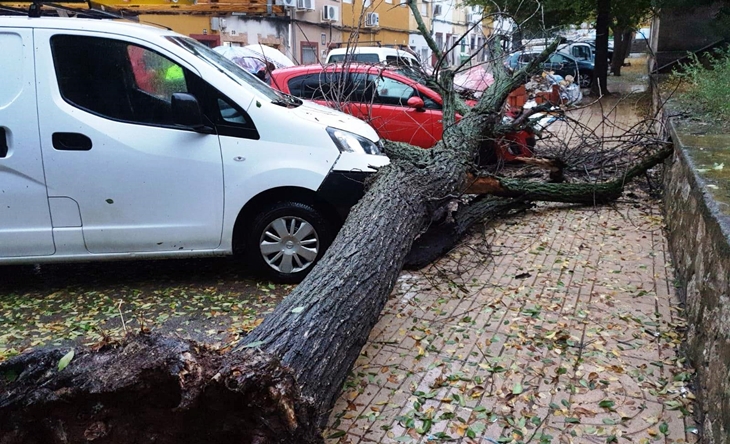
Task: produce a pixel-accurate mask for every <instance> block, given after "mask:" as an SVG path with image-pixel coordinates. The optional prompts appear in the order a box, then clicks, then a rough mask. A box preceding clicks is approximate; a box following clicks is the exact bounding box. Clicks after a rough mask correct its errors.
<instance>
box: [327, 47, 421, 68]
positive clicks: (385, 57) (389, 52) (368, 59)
mask: <svg viewBox="0 0 730 444" xmlns="http://www.w3.org/2000/svg"><path fill="white" fill-rule="evenodd" d="M343 62H357V63H384V64H388V65H396V66H407V67H411V68H419V67H420V66H421V64H420V63H419V62H418V59H417V58H416V56H414V55H413V54H411V53H410V52H408V51H404V50H402V49H396V48H381V47H377V46H356V47H351V48H335V49H332V50H330V52H329V53H327V60H326V62H325V63H327V64H330V63H343Z"/></svg>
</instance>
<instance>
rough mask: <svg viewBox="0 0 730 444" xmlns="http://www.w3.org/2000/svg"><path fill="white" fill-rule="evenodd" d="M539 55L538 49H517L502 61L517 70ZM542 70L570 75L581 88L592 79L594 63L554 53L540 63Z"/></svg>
mask: <svg viewBox="0 0 730 444" xmlns="http://www.w3.org/2000/svg"><path fill="white" fill-rule="evenodd" d="M538 55H540V51H519V52H515V53H514V54H511V55H510V56H509V57H507V58H506V59H505V61H504V65H505V66H506V67H507V68H508V69H510V70H512V71H515V70H518V69H521V68H523V67H525V65H527V64H528V63H530V62H531V61H533V60H534V59H535V57H537V56H538ZM542 69H543V70H544V71H553V72H555V74H558V75H559V76H562V77H565V76H567V75H571V76H573V77H574V78H575V81H576V82H577V83H578V84H579V85H580V87H581V88H588V87H589V86H591V82H592V81H593V69H594V64H593V62H592V61H590V60H578V59H576V58H574V57H571V56H569V55H567V54H562V53H557V52H556V53H554V54H551V55H550V57H548V59H547V60H546V61H544V62H543V63H542Z"/></svg>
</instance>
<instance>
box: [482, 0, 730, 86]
mask: <svg viewBox="0 0 730 444" xmlns="http://www.w3.org/2000/svg"><path fill="white" fill-rule="evenodd" d="M657 1H661V0H654V1H652V0H562V1H561V0H545V1H541V2H537V1H532V2H530V1H524V0H495V1H487V0H471V2H472V3H474V4H479V5H481V6H483V7H484V8H487V9H489V10H491V11H492V12H503V13H505V14H508V15H510V16H511V17H512V18H513V19H514V20H515V22H517V24H518V26H519V27H520V32H521V33H522V35H524V36H527V37H547V36H549V35H554V33H555V32H556V31H558V30H560V29H561V28H564V27H566V26H568V25H577V24H580V23H582V22H586V21H588V22H595V24H596V68H595V77H594V86H593V89H592V91H593V92H594V93H599V92H600V93H602V94H606V93H607V89H606V77H607V76H608V67H609V65H608V35H609V33H613V36H614V51H613V59H612V60H611V71H612V72H613V73H614V74H615V75H621V66H622V65H623V63H624V59H625V58H626V54H627V53H628V48H629V46H630V44H631V37H632V35H633V31H634V30H635V29H636V28H637V27H638V26H639V25H640V24H641V21H642V20H644V19H645V18H646V17H647V16H648V15H649V14H650V13H651V11H652V8H653V7H654V6H656V2H657ZM669 1H687V0H669ZM728 3H730V2H728ZM599 13H600V14H599Z"/></svg>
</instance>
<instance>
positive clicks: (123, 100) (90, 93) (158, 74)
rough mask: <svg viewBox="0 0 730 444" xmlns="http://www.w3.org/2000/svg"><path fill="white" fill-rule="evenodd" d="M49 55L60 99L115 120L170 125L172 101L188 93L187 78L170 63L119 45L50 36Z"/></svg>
mask: <svg viewBox="0 0 730 444" xmlns="http://www.w3.org/2000/svg"><path fill="white" fill-rule="evenodd" d="M51 50H52V53H53V64H54V68H55V70H56V78H57V80H58V87H59V90H60V93H61V96H62V97H63V98H64V100H65V101H66V102H68V103H70V104H71V105H74V106H76V107H78V108H81V109H84V110H86V111H88V112H91V113H94V114H97V115H100V116H102V117H106V118H110V119H114V120H122V121H128V122H135V123H144V124H159V125H172V124H173V119H172V109H171V106H170V102H171V96H172V94H174V93H178V92H187V91H188V88H187V78H188V77H189V76H191V75H192V74H191V73H190V72H189V71H187V70H186V69H185V68H183V67H181V66H180V65H178V64H176V63H175V62H173V61H172V60H170V59H168V58H166V57H164V56H162V55H160V54H158V53H156V52H154V51H151V50H149V49H147V48H144V47H141V46H136V45H133V44H131V43H129V42H125V41H122V40H114V39H108V38H100V37H89V36H79V35H55V36H53V37H52V38H51Z"/></svg>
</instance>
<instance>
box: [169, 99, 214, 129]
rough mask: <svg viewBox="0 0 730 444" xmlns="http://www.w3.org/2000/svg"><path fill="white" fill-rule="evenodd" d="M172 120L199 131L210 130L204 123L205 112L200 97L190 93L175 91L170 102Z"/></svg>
mask: <svg viewBox="0 0 730 444" xmlns="http://www.w3.org/2000/svg"><path fill="white" fill-rule="evenodd" d="M170 105H171V108H172V121H173V122H174V123H175V124H176V125H181V126H185V127H188V128H192V129H194V130H195V131H198V132H210V131H209V128H208V127H207V126H206V125H205V123H203V112H202V111H201V110H200V104H199V103H198V99H196V98H195V96H194V95H192V94H188V93H174V94H173V95H172V99H171V102H170Z"/></svg>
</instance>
